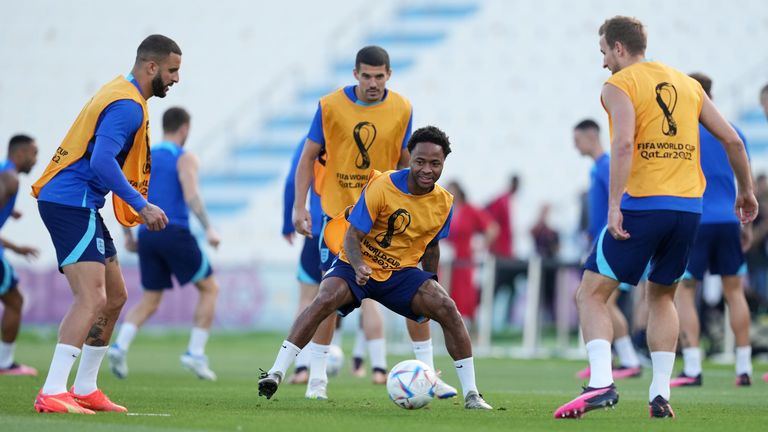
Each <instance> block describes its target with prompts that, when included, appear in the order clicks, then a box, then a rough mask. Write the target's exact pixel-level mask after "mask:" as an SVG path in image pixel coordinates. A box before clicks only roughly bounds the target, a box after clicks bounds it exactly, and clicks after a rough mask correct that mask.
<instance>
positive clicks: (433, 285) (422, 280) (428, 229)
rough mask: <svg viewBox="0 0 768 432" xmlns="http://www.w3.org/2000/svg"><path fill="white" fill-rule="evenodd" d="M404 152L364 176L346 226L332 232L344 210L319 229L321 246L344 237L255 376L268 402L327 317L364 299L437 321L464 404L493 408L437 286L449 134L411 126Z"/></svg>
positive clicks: (447, 213)
mask: <svg viewBox="0 0 768 432" xmlns="http://www.w3.org/2000/svg"><path fill="white" fill-rule="evenodd" d="M408 151H409V154H410V168H409V169H404V170H399V171H387V172H385V173H379V172H378V171H375V170H373V171H372V172H371V174H370V176H369V180H368V182H367V185H366V186H365V189H364V190H363V191H362V192H361V196H360V198H359V199H358V200H357V204H355V206H354V207H353V208H352V209H351V212H350V213H349V217H348V220H349V228H348V229H346V230H345V229H344V228H339V226H340V224H339V222H344V218H345V215H346V211H345V212H342V213H341V214H340V215H339V216H338V217H337V218H336V219H335V220H334V221H333V222H332V223H331V225H326V226H327V227H328V228H327V229H328V230H329V233H328V237H327V239H328V245H329V246H330V245H331V244H333V243H334V241H333V240H334V239H337V240H338V238H339V237H341V236H342V235H343V246H342V248H341V250H340V251H339V255H338V258H337V259H335V260H334V261H333V264H332V266H331V268H330V270H328V271H327V272H326V273H325V275H324V276H323V281H322V282H321V283H320V290H319V292H318V294H317V297H315V299H314V300H313V301H312V304H310V305H309V306H308V307H307V308H306V309H305V310H304V312H302V313H301V314H300V315H299V317H298V318H296V321H295V322H294V324H293V327H292V328H291V332H290V334H289V335H288V338H287V339H286V340H285V341H283V343H282V346H281V348H280V350H279V351H278V354H277V358H276V359H275V363H274V365H273V366H272V368H271V369H270V370H269V372H265V373H263V374H262V376H261V379H260V380H259V395H262V396H265V397H266V398H267V399H270V398H271V397H272V396H273V395H274V394H275V392H276V391H277V388H278V386H279V385H280V382H281V381H282V378H283V377H284V376H285V372H286V370H287V369H288V368H289V367H290V366H291V363H292V362H293V360H294V359H295V358H296V356H297V355H298V354H299V352H300V351H301V349H302V348H303V347H304V346H306V345H307V343H309V341H310V339H311V338H312V335H314V334H315V331H316V330H317V328H318V326H319V325H320V324H321V323H322V322H323V321H325V320H326V319H327V317H328V316H330V315H332V314H333V313H338V314H340V315H342V316H343V315H346V314H348V313H349V312H351V311H353V310H354V309H356V308H358V307H360V304H361V302H362V300H364V299H366V298H370V299H372V300H376V301H377V302H379V303H381V304H383V305H384V306H386V307H387V308H389V309H390V310H392V311H393V312H395V313H397V314H399V315H401V316H403V317H405V318H408V319H409V320H413V321H415V322H419V323H423V322H425V321H426V320H427V319H433V320H435V321H436V322H437V323H439V324H440V326H441V327H442V328H443V333H445V346H446V348H447V349H448V353H449V354H450V355H451V357H452V358H453V360H454V365H455V367H456V372H457V374H458V375H459V381H460V382H461V386H462V388H463V390H464V407H465V408H467V409H482V410H490V409H493V408H491V406H490V405H488V404H487V403H486V402H485V401H484V400H483V398H482V397H481V396H480V394H479V393H478V391H477V386H476V384H475V366H474V361H473V358H472V343H471V341H470V339H469V333H468V332H467V328H466V327H465V326H464V322H463V321H462V319H461V315H460V314H459V311H458V309H457V308H456V303H454V302H453V300H451V298H450V296H449V295H448V293H447V292H446V291H445V290H444V289H443V287H441V286H440V284H438V283H437V275H436V272H437V267H438V264H439V261H440V245H439V242H440V239H443V238H446V237H447V236H448V232H449V227H450V223H451V216H452V215H453V196H452V195H451V194H450V193H449V192H448V191H446V190H445V189H443V188H442V187H440V186H439V185H437V184H436V181H437V180H438V179H439V178H440V174H441V173H442V171H443V164H444V162H445V158H446V156H448V154H449V153H450V152H451V147H450V142H449V140H448V136H446V135H445V133H444V132H443V131H441V130H440V129H438V128H436V127H434V126H427V127H425V128H421V129H418V130H416V131H415V132H414V133H413V136H412V137H411V139H410V140H409V141H408ZM341 226H342V227H343V225H341ZM335 243H338V241H336V242H335ZM419 262H421V265H422V267H423V270H422V269H420V268H418V267H417V265H418V264H419Z"/></svg>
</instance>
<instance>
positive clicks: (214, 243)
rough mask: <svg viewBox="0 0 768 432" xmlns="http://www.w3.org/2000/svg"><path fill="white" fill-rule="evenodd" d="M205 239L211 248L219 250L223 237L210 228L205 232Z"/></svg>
mask: <svg viewBox="0 0 768 432" xmlns="http://www.w3.org/2000/svg"><path fill="white" fill-rule="evenodd" d="M205 237H206V238H207V239H208V244H209V245H211V247H213V248H214V249H218V247H219V244H220V243H221V236H219V233H217V232H216V230H215V229H213V227H208V229H207V230H206V231H205Z"/></svg>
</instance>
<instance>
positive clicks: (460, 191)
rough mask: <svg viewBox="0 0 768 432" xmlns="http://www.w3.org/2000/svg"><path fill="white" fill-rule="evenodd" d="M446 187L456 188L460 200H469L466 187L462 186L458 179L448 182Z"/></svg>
mask: <svg viewBox="0 0 768 432" xmlns="http://www.w3.org/2000/svg"><path fill="white" fill-rule="evenodd" d="M446 187H447V188H454V189H456V198H458V199H459V201H461V202H466V201H467V193H466V192H464V188H463V187H461V184H460V183H459V182H458V181H456V180H453V181H451V182H450V183H448V184H447V185H446Z"/></svg>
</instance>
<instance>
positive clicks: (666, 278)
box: [584, 210, 700, 285]
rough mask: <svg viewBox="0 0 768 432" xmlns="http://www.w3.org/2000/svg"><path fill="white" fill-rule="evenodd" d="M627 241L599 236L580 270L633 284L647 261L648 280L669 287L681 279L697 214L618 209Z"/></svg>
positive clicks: (637, 279) (604, 229) (603, 232)
mask: <svg viewBox="0 0 768 432" xmlns="http://www.w3.org/2000/svg"><path fill="white" fill-rule="evenodd" d="M622 214H623V215H624V229H625V230H626V231H627V232H629V235H630V238H629V239H627V240H623V241H619V240H616V239H614V238H613V237H612V236H611V235H610V234H608V231H607V228H603V231H602V232H601V233H600V237H599V238H598V241H597V242H596V243H595V247H594V248H593V249H592V253H591V254H590V255H589V258H587V262H586V263H585V264H584V268H585V269H587V270H590V271H593V272H595V273H599V274H601V275H603V276H606V277H609V278H611V279H615V280H617V281H619V282H623V283H627V284H630V285H637V283H638V282H639V281H640V278H641V276H642V275H643V272H644V271H645V268H646V266H647V265H648V263H649V262H650V266H651V269H650V272H649V273H648V280H649V281H651V282H654V283H657V284H661V285H672V284H674V283H676V282H678V281H680V279H681V278H682V276H683V273H684V272H685V268H686V265H687V263H688V254H689V253H690V250H691V246H692V245H693V240H694V237H695V236H696V228H697V227H698V226H699V218H700V215H699V214H698V213H689V212H681V211H673V210H647V211H630V210H622Z"/></svg>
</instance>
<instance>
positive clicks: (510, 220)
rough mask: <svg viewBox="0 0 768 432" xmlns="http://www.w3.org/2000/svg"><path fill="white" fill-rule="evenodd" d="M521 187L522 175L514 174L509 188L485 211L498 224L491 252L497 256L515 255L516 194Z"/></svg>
mask: <svg viewBox="0 0 768 432" xmlns="http://www.w3.org/2000/svg"><path fill="white" fill-rule="evenodd" d="M519 189H520V177H519V176H518V175H516V174H515V175H513V176H512V177H510V179H509V187H508V189H507V190H506V191H505V192H504V193H502V194H501V195H499V196H498V197H496V198H494V199H493V200H492V201H491V202H490V203H488V205H487V206H485V211H486V212H487V213H488V215H490V217H491V219H492V220H493V221H494V222H495V223H496V225H497V226H498V232H499V233H498V235H497V236H496V238H494V239H493V242H492V243H491V246H490V248H489V252H490V253H492V254H493V255H494V256H495V257H497V258H514V257H515V224H514V210H515V195H517V191H518V190H519Z"/></svg>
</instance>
